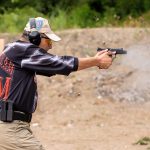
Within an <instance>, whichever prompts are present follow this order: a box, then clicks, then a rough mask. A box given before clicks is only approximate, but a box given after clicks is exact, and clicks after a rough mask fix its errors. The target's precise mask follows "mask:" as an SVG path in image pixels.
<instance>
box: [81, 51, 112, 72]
mask: <svg viewBox="0 0 150 150" xmlns="http://www.w3.org/2000/svg"><path fill="white" fill-rule="evenodd" d="M113 54H114V53H111V52H110V51H108V50H103V51H100V52H98V53H97V54H96V55H95V56H94V57H88V58H78V61H79V63H78V70H82V69H86V68H90V67H94V66H97V67H99V68H100V69H107V68H109V66H110V65H111V64H112V57H111V56H112V55H113Z"/></svg>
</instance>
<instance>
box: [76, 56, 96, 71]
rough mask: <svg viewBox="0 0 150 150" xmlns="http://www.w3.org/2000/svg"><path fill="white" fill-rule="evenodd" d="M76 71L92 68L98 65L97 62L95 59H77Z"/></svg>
mask: <svg viewBox="0 0 150 150" xmlns="http://www.w3.org/2000/svg"><path fill="white" fill-rule="evenodd" d="M78 61H79V64H78V70H82V69H86V68H90V67H94V66H97V65H98V61H97V59H96V58H95V57H88V58H78Z"/></svg>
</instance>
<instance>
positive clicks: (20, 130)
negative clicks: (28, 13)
mask: <svg viewBox="0 0 150 150" xmlns="http://www.w3.org/2000/svg"><path fill="white" fill-rule="evenodd" d="M52 41H60V37H58V36H57V35H56V34H55V33H54V32H52V30H51V28H50V26H49V23H48V20H46V19H44V18H41V17H37V18H32V19H30V20H29V22H28V23H27V25H26V27H25V29H24V32H23V35H22V37H21V38H20V40H18V41H15V42H13V43H9V44H8V45H6V46H5V48H4V51H3V53H2V55H1V56H0V120H1V121H0V150H43V149H44V148H43V147H42V145H41V144H40V143H39V142H38V141H37V140H36V139H35V137H34V136H33V134H32V131H31V130H30V122H31V118H32V113H33V112H34V111H35V109H36V103H37V91H36V90H37V85H36V74H39V75H44V76H49V77H50V76H53V75H56V74H62V75H69V74H70V73H71V72H74V71H78V70H82V69H86V68H89V67H94V66H96V67H99V68H100V69H107V68H108V67H109V66H110V65H111V64H112V57H111V56H112V55H113V53H111V52H108V51H107V50H104V51H102V52H98V53H97V54H96V55H95V56H93V57H89V58H76V57H73V56H57V55H53V54H50V53H47V51H48V50H49V49H51V48H52Z"/></svg>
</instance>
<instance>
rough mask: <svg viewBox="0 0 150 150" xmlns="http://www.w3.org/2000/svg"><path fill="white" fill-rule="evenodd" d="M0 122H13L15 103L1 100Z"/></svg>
mask: <svg viewBox="0 0 150 150" xmlns="http://www.w3.org/2000/svg"><path fill="white" fill-rule="evenodd" d="M0 120H1V121H7V122H11V121H13V102H11V101H9V100H7V101H6V100H3V99H0Z"/></svg>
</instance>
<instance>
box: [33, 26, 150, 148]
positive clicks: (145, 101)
mask: <svg viewBox="0 0 150 150" xmlns="http://www.w3.org/2000/svg"><path fill="white" fill-rule="evenodd" d="M57 33H58V35H60V37H61V38H62V40H61V41H60V42H59V43H54V46H53V49H52V50H51V51H49V52H50V53H53V54H58V55H74V56H77V57H90V56H93V55H94V54H96V49H97V47H102V48H103V47H105V48H107V47H112V48H121V47H122V48H124V49H125V50H127V51H128V54H127V55H122V56H117V57H116V59H115V60H114V62H113V64H112V66H111V67H110V68H109V69H108V70H99V69H98V68H96V67H93V68H90V69H86V70H82V71H79V72H74V73H72V74H70V75H69V76H67V77H65V76H53V77H51V78H48V77H41V76H38V78H37V79H38V91H39V101H38V107H37V111H36V113H35V114H34V116H33V121H32V124H31V127H32V129H33V131H34V134H35V135H36V136H37V137H38V139H39V140H40V141H41V143H43V145H44V146H45V147H46V148H47V150H148V149H150V143H149V141H147V142H146V143H145V144H144V145H142V144H135V143H136V142H137V141H138V140H140V139H142V138H143V137H147V138H148V137H150V108H149V107H150V76H149V75H150V29H148V28H96V29H82V30H81V29H76V30H66V31H61V32H57Z"/></svg>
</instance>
